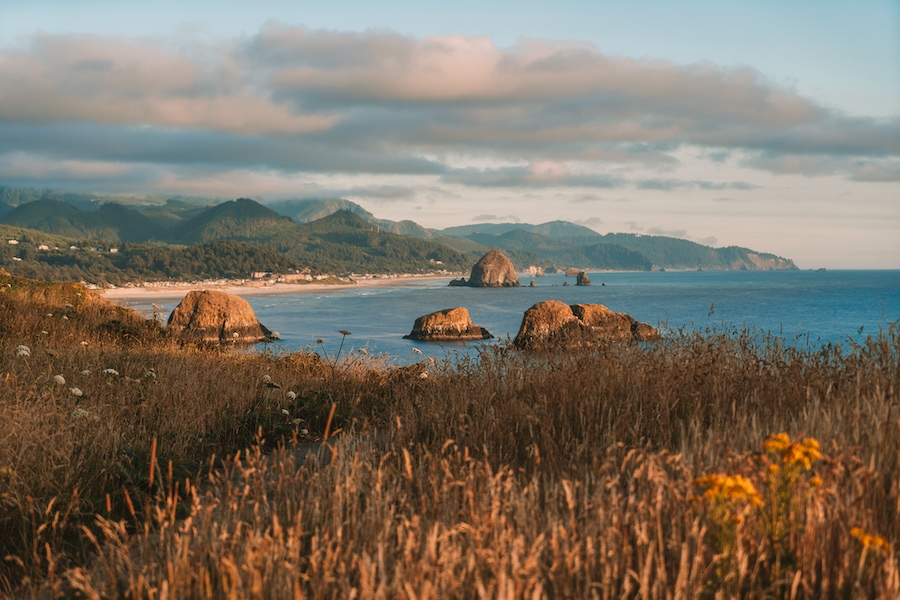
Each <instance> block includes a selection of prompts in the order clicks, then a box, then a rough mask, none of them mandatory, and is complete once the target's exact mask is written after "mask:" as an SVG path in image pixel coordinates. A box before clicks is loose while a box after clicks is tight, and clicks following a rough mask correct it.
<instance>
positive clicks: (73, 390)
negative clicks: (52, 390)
mask: <svg viewBox="0 0 900 600" xmlns="http://www.w3.org/2000/svg"><path fill="white" fill-rule="evenodd" d="M69 392H70V393H71V394H72V395H73V396H75V397H76V398H81V397H82V396H84V392H82V391H81V390H80V389H79V388H76V387H73V388H69Z"/></svg>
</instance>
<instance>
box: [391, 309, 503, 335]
mask: <svg viewBox="0 0 900 600" xmlns="http://www.w3.org/2000/svg"><path fill="white" fill-rule="evenodd" d="M403 337H404V338H406V339H410V340H419V341H424V342H462V341H468V340H485V339H489V338H491V337H493V336H492V335H491V334H490V333H488V330H487V329H485V328H484V327H479V326H478V325H475V324H474V323H472V319H471V318H470V317H469V311H468V310H467V309H466V308H464V307H462V306H459V307H457V308H447V309H444V310H439V311H437V312H433V313H431V314H428V315H424V316H421V317H419V318H418V319H416V322H415V323H414V324H413V328H412V331H411V332H410V333H409V334H408V335H405V336H403Z"/></svg>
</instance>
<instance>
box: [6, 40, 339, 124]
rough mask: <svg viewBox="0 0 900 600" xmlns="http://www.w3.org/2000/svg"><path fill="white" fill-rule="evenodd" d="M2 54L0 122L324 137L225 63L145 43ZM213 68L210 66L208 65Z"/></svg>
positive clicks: (49, 44) (330, 119)
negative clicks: (315, 135) (154, 127)
mask: <svg viewBox="0 0 900 600" xmlns="http://www.w3.org/2000/svg"><path fill="white" fill-rule="evenodd" d="M29 50H30V51H13V52H5V53H0V80H2V81H4V83H5V84H4V85H3V86H2V87H0V119H2V120H8V121H16V122H26V123H27V122H31V123H53V122H57V123H59V122H79V123H102V124H120V125H132V126H156V127H173V128H185V129H209V130H213V131H223V132H230V133H238V134H242V135H261V134H278V133H284V134H301V133H309V132H317V131H322V130H326V129H328V128H330V127H332V126H334V125H335V124H336V123H337V122H338V120H339V118H338V117H337V116H335V115H329V114H298V113H297V112H296V111H294V110H292V109H290V108H288V107H286V106H283V105H279V104H276V103H274V102H273V101H272V100H271V99H270V98H269V97H268V96H267V94H266V93H265V92H262V93H261V92H259V91H258V90H255V89H253V87H252V86H251V85H250V84H249V82H247V81H245V80H246V79H247V77H248V76H249V75H250V74H248V73H247V72H243V71H242V70H241V69H238V68H237V67H236V66H235V65H234V64H233V63H232V62H231V61H230V59H229V57H228V56H227V55H221V54H218V55H217V54H216V53H211V54H212V55H211V56H210V55H209V54H210V53H207V55H204V56H202V57H195V56H190V55H188V54H179V53H178V52H177V51H176V50H174V49H169V48H166V47H163V46H161V45H160V44H159V43H158V42H154V41H150V40H141V41H125V40H118V39H108V38H97V37H92V36H72V37H69V36H61V37H54V36H44V35H40V36H36V37H35V38H34V40H33V44H32V47H31V48H30V49H29ZM209 61H211V62H209Z"/></svg>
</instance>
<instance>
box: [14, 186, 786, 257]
mask: <svg viewBox="0 0 900 600" xmlns="http://www.w3.org/2000/svg"><path fill="white" fill-rule="evenodd" d="M2 192H4V188H0V199H2V198H8V197H12V196H15V197H16V198H18V199H20V200H23V201H21V202H20V203H19V204H18V205H17V206H16V207H8V205H5V206H7V207H8V210H5V211H0V224H7V225H13V226H16V227H22V228H26V229H32V230H37V231H44V232H47V233H52V234H56V235H61V236H64V237H67V238H71V239H81V240H89V241H93V242H98V243H99V242H103V243H107V242H108V243H109V244H122V243H157V244H158V243H162V244H176V245H188V246H189V245H194V244H200V243H208V242H213V241H223V240H233V241H246V242H250V243H253V244H258V245H262V246H269V247H272V248H275V249H276V250H277V251H279V252H282V253H285V254H286V255H289V256H292V257H293V258H295V259H297V260H301V261H306V262H307V263H308V264H310V266H311V268H315V269H337V270H340V271H342V272H350V271H354V272H372V271H376V272H377V271H378V270H379V269H380V270H384V271H383V272H386V273H387V272H397V269H400V268H410V269H412V271H411V272H418V271H421V270H422V269H424V268H425V265H453V266H452V268H451V267H450V266H447V268H448V269H451V270H464V269H466V268H467V263H468V266H471V264H472V263H474V261H475V260H477V258H478V257H480V256H481V255H483V254H484V253H486V252H487V251H488V250H490V249H491V248H497V249H500V250H502V251H503V252H504V253H506V254H507V255H508V256H509V258H510V259H512V260H513V262H514V263H515V264H516V266H517V268H518V269H520V270H525V269H527V268H529V267H536V268H543V269H551V270H552V269H564V268H568V267H578V268H581V269H585V270H639V271H645V270H673V269H674V270H690V269H693V270H696V269H706V270H737V269H743V270H769V269H778V270H782V269H796V268H797V267H796V265H794V264H793V261H791V260H790V259H787V258H783V257H779V256H776V255H774V254H770V253H766V252H759V251H756V250H752V249H749V248H742V247H738V246H728V247H724V248H712V247H710V246H704V245H702V244H698V243H696V242H691V241H689V240H683V239H680V238H670V237H666V236H650V235H639V234H625V233H607V234H601V233H598V232H596V231H594V230H592V229H589V228H587V227H584V226H582V225H578V224H575V223H570V222H568V221H561V220H555V221H549V222H546V223H541V224H538V225H532V224H529V223H477V224H471V225H463V226H454V227H447V228H445V229H443V230H439V229H426V228H424V227H422V226H420V225H419V224H417V223H415V222H413V221H407V220H404V221H389V220H385V219H378V218H376V217H375V216H374V215H373V214H372V213H370V212H369V211H367V210H365V209H364V208H362V207H361V206H359V205H358V204H356V203H354V202H351V201H349V200H346V199H342V198H324V199H315V198H313V199H290V200H283V201H278V202H270V203H268V204H263V203H260V202H257V201H256V200H252V199H249V198H238V199H236V200H228V201H225V202H220V203H218V204H213V205H210V206H203V205H202V204H198V203H196V202H189V201H187V200H182V199H178V198H168V199H166V200H165V201H163V202H161V203H160V202H154V203H150V204H145V205H134V206H125V205H123V204H120V203H118V202H103V201H100V202H99V203H98V201H97V200H96V199H93V198H92V199H91V202H93V204H91V206H90V210H82V209H79V208H78V207H77V206H75V205H72V204H70V203H68V202H66V201H64V200H60V199H59V197H65V196H66V194H65V193H57V194H55V195H52V194H51V195H48V194H44V197H39V196H41V194H40V193H37V192H35V193H33V194H31V195H29V194H27V193H24V192H22V193H18V194H13V193H12V192H9V190H8V189H5V193H6V195H5V196H4V195H3V193H2ZM79 198H81V197H79ZM82 199H83V198H82ZM276 209H277V210H276ZM285 213H287V214H285ZM322 215H324V216H322ZM334 215H339V216H338V217H334ZM349 215H352V218H351V217H350V216H349ZM317 223H318V225H316V224H317ZM337 224H340V226H341V227H343V229H341V230H340V231H337V232H334V231H333V232H326V231H325V228H327V227H335V226H336V225H337ZM316 261H318V263H320V264H314V263H316Z"/></svg>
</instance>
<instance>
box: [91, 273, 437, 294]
mask: <svg viewBox="0 0 900 600" xmlns="http://www.w3.org/2000/svg"><path fill="white" fill-rule="evenodd" d="M453 277H454V276H453V275H396V276H388V275H384V276H380V277H367V278H360V279H355V280H352V281H348V282H347V283H346V284H339V283H262V282H259V281H252V280H247V281H245V282H242V281H230V280H229V281H224V280H223V281H198V282H186V283H166V284H158V283H148V284H144V285H135V286H131V287H116V288H104V289H99V290H96V291H97V292H99V293H100V294H102V295H103V296H104V297H105V298H109V299H110V300H154V299H163V298H166V299H171V298H183V297H184V296H185V295H186V294H187V293H188V292H190V291H194V290H219V291H222V292H227V293H229V294H235V295H237V296H263V295H274V294H302V293H304V292H320V291H323V290H341V289H345V288H363V287H378V286H386V285H404V284H407V283H410V282H413V281H427V280H440V279H447V280H449V279H452V278H453Z"/></svg>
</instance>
